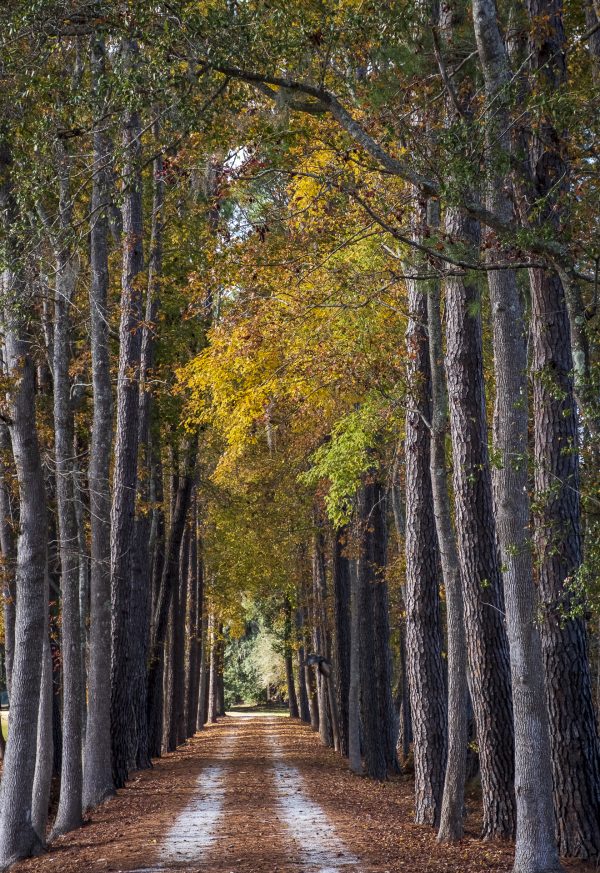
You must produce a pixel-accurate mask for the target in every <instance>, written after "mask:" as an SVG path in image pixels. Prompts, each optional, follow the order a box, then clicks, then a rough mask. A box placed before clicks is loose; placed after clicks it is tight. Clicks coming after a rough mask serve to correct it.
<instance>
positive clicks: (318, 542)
mask: <svg viewBox="0 0 600 873" xmlns="http://www.w3.org/2000/svg"><path fill="white" fill-rule="evenodd" d="M318 524H319V521H318V520H317V525H318ZM323 546H324V544H323V535H322V533H321V531H320V530H319V529H317V531H316V532H315V535H314V539H313V556H312V557H313V560H312V583H313V586H312V622H311V623H312V637H313V640H312V642H313V652H315V653H316V654H318V655H322V656H323V657H324V658H328V657H329V651H328V645H327V642H328V641H327V615H326V612H325V599H326V589H325V586H326V581H325V560H324V555H323ZM314 675H315V683H316V688H317V705H318V710H319V736H320V738H321V742H322V743H323V745H324V746H333V731H332V726H331V718H330V713H329V703H328V692H327V680H326V678H325V677H324V676H323V675H322V674H321V672H320V671H319V669H318V665H315V668H314Z"/></svg>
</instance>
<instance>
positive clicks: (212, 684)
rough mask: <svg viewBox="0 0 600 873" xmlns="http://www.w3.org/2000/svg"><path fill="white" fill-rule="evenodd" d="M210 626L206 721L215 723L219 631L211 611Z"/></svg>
mask: <svg viewBox="0 0 600 873" xmlns="http://www.w3.org/2000/svg"><path fill="white" fill-rule="evenodd" d="M208 628H209V641H210V642H209V646H210V661H209V668H208V711H207V714H206V721H207V723H208V724H214V723H215V722H216V720H217V706H218V702H217V633H216V619H215V616H214V614H213V613H211V615H210V617H209V619H208Z"/></svg>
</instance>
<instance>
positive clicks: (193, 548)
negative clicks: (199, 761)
mask: <svg viewBox="0 0 600 873" xmlns="http://www.w3.org/2000/svg"><path fill="white" fill-rule="evenodd" d="M203 588H204V585H203V567H202V550H201V548H200V549H199V548H198V503H197V496H196V494H194V500H193V513H192V521H191V536H190V581H189V589H190V623H189V653H188V672H187V692H186V697H187V703H186V714H187V735H188V736H189V737H191V736H193V735H194V733H195V732H196V718H197V713H198V693H199V686H200V669H201V665H200V654H201V643H202V612H203V600H204V591H203Z"/></svg>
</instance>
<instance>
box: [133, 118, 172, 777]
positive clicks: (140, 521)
mask: <svg viewBox="0 0 600 873" xmlns="http://www.w3.org/2000/svg"><path fill="white" fill-rule="evenodd" d="M153 133H154V137H155V140H158V135H159V130H158V126H157V124H155V125H154V130H153ZM152 179H153V198H152V229H151V237H150V258H149V263H148V289H147V295H146V314H145V318H144V326H143V328H142V342H141V363H140V393H139V411H138V416H139V420H138V451H139V457H138V467H139V471H140V473H139V476H138V481H139V499H140V503H141V505H142V509H141V511H139V512H138V514H137V517H136V519H135V529H134V545H133V561H132V583H131V640H132V687H133V694H134V699H133V709H134V717H135V723H136V766H137V769H145V768H147V767H150V765H151V761H150V751H149V745H148V713H147V710H148V699H147V695H148V688H147V661H148V648H149V643H150V627H149V620H148V619H149V614H150V609H151V603H150V601H151V590H150V588H151V584H150V579H151V575H150V557H151V552H150V550H149V548H148V541H149V539H150V529H151V525H152V518H151V516H150V514H149V512H148V511H147V509H146V508H145V505H146V504H147V503H148V502H149V499H150V483H151V476H152V469H151V466H152V446H151V432H150V424H151V415H152V391H151V389H150V386H149V383H148V380H149V377H150V375H151V371H152V367H153V366H154V345H155V332H156V317H157V313H158V307H159V281H160V275H161V272H162V237H163V206H164V188H165V183H164V174H163V158H162V154H158V155H157V156H156V158H155V159H154V161H153V164H152Z"/></svg>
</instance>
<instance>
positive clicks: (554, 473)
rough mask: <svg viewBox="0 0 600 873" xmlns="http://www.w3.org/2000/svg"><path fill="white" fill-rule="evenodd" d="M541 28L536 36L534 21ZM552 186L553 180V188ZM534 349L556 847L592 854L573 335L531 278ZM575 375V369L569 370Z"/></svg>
mask: <svg viewBox="0 0 600 873" xmlns="http://www.w3.org/2000/svg"><path fill="white" fill-rule="evenodd" d="M526 5H527V10H528V13H529V16H530V19H531V22H532V25H531V26H532V38H531V45H530V58H531V66H532V68H533V71H534V72H535V73H536V74H538V79H539V86H540V87H541V88H542V89H545V90H546V91H547V92H548V93H555V92H556V91H558V90H560V89H561V88H563V87H564V84H565V81H566V75H567V72H566V58H565V35H564V30H563V24H562V4H561V2H560V0H527V4H526ZM541 19H543V20H544V21H546V22H547V26H545V27H544V28H543V29H542V30H541V29H540V28H539V27H538V24H537V22H538V21H539V20H541ZM564 155H565V145H564V143H563V142H561V137H560V135H559V133H558V132H557V131H556V130H555V129H554V127H553V124H552V121H551V120H550V119H547V118H545V117H544V116H542V118H541V120H540V121H539V129H538V131H537V133H536V134H535V135H534V136H533V137H532V141H531V144H530V163H531V171H532V186H533V196H534V198H535V201H536V202H538V203H539V204H541V209H540V210H539V221H540V222H542V223H543V226H544V227H548V226H550V227H552V228H553V229H554V231H555V233H556V234H557V235H559V234H560V232H561V218H562V205H561V198H562V197H563V195H564V193H565V189H566V185H567V180H568V172H567V167H566V164H565V158H564ZM557 180H560V181H559V182H557ZM530 281H531V334H532V345H533V360H532V372H533V408H534V461H535V506H536V510H535V514H534V520H535V539H536V547H537V552H538V562H539V592H540V600H541V607H542V623H541V636H542V653H543V660H544V673H545V680H546V694H547V700H548V710H549V716H550V745H551V751H552V775H553V782H554V810H555V817H556V828H557V835H558V844H559V850H560V852H561V854H563V855H571V856H574V857H577V858H582V859H586V858H590V857H593V856H595V855H597V854H598V853H599V852H600V816H599V815H598V810H599V809H600V760H599V742H598V731H597V725H596V718H595V713H594V707H593V701H592V687H591V676H590V669H589V662H588V655H587V635H586V627H585V620H584V619H583V617H580V616H579V615H577V614H576V615H575V616H573V614H572V608H573V606H574V605H575V606H576V605H577V604H576V602H575V599H574V598H575V596H576V595H574V594H573V592H572V590H570V583H571V581H572V579H573V578H574V576H575V575H576V573H577V570H578V568H579V566H580V563H581V530H580V504H579V453H578V441H579V437H578V412H577V408H576V404H575V399H574V386H573V377H572V373H573V357H572V354H571V337H572V330H573V327H574V324H573V323H570V322H569V316H568V313H567V309H566V301H565V289H564V288H563V285H562V283H561V280H560V278H559V277H558V276H557V275H555V274H553V273H549V272H545V271H543V270H540V269H533V270H531V272H530ZM576 371H577V368H576Z"/></svg>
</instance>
